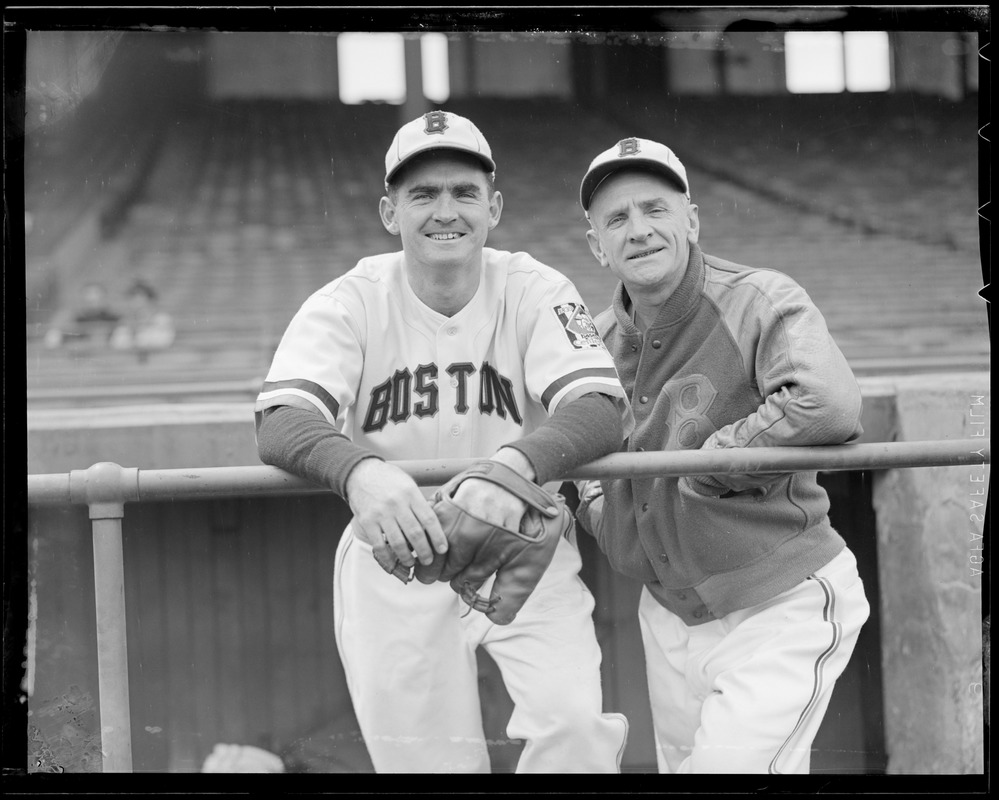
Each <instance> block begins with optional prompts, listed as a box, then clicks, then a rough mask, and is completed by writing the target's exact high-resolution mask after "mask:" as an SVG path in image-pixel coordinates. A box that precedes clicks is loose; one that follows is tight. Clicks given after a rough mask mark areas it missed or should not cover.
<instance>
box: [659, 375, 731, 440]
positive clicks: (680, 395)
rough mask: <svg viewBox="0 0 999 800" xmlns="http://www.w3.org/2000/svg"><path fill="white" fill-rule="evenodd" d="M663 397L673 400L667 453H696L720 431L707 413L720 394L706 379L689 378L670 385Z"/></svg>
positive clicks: (687, 376) (704, 377) (664, 388)
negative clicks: (674, 451)
mask: <svg viewBox="0 0 999 800" xmlns="http://www.w3.org/2000/svg"><path fill="white" fill-rule="evenodd" d="M662 393H663V394H664V395H666V397H667V398H669V414H668V415H667V417H666V427H667V433H666V449H667V450H693V449H695V448H698V447H700V446H701V444H702V443H703V442H704V440H705V439H707V438H708V437H709V436H710V435H711V434H712V433H714V432H715V431H716V430H717V428H715V424H714V423H713V422H712V421H711V419H710V418H709V417H708V415H707V412H708V409H709V408H711V404H712V403H713V402H714V399H715V397H716V396H717V395H718V390H717V389H715V387H714V386H712V385H711V381H709V380H708V378H707V376H706V375H686V376H684V377H683V378H677V379H676V380H672V381H669V382H668V383H667V384H666V385H665V386H663V388H662Z"/></svg>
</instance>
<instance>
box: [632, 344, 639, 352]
mask: <svg viewBox="0 0 999 800" xmlns="http://www.w3.org/2000/svg"><path fill="white" fill-rule="evenodd" d="M631 352H632V353H637V352H638V345H637V344H633V345H632V346H631Z"/></svg>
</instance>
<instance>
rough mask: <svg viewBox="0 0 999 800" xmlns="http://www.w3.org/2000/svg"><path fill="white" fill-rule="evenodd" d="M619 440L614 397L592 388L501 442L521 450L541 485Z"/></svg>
mask: <svg viewBox="0 0 999 800" xmlns="http://www.w3.org/2000/svg"><path fill="white" fill-rule="evenodd" d="M623 440H624V426H623V425H622V423H621V414H620V412H619V410H618V408H617V405H616V404H615V402H614V400H613V399H612V398H611V397H609V396H608V395H605V394H599V393H596V392H592V393H590V394H584V395H583V396H582V397H579V398H577V399H576V400H573V401H572V402H570V403H566V404H565V405H564V406H560V407H559V408H557V409H556V410H555V413H554V414H552V415H551V416H550V417H549V418H548V419H547V420H546V421H545V423H544V424H543V425H541V426H540V427H539V428H538V429H537V430H536V431H534V432H533V433H530V434H528V435H527V436H525V437H524V438H523V439H518V440H517V441H514V442H509V443H508V444H506V445H505V446H506V447H512V448H513V449H514V450H519V451H520V452H521V453H523V454H524V455H525V456H526V457H527V460H528V461H530V462H531V465H532V466H533V467H534V471H535V473H536V477H535V482H536V483H537V484H538V485H544V484H545V483H547V482H548V481H552V480H557V479H559V478H563V477H564V476H565V475H566V473H568V472H571V471H572V470H573V469H575V468H576V467H578V466H581V465H583V464H588V463H589V462H590V461H594V460H596V459H598V458H600V457H601V456H605V455H608V454H609V453H616V452H617V451H618V450H620V449H621V444H622V442H623Z"/></svg>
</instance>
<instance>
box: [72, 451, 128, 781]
mask: <svg viewBox="0 0 999 800" xmlns="http://www.w3.org/2000/svg"><path fill="white" fill-rule="evenodd" d="M138 473H139V471H138V470H137V469H125V468H123V467H120V466H118V465H117V464H112V463H108V462H102V463H99V464H94V465H93V466H92V467H90V468H89V469H86V470H74V471H73V472H72V473H70V494H71V496H72V497H73V499H74V501H76V502H85V503H86V504H87V506H88V507H89V509H90V519H91V520H92V525H93V536H94V593H95V599H96V606H97V673H98V694H99V699H100V717H101V753H102V755H103V761H104V764H103V771H104V772H131V771H132V725H131V719H130V716H129V701H128V648H127V644H126V637H125V562H124V553H123V548H122V535H121V520H122V517H123V516H124V515H125V501H127V500H137V499H138V495H139V489H138V486H139V479H138Z"/></svg>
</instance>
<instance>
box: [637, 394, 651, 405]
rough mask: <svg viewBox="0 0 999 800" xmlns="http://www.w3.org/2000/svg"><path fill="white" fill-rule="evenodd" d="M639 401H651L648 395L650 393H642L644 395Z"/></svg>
mask: <svg viewBox="0 0 999 800" xmlns="http://www.w3.org/2000/svg"><path fill="white" fill-rule="evenodd" d="M639 402H641V403H647V402H649V397H648V395H644V394H643V395H642V396H641V397H640V398H639Z"/></svg>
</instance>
